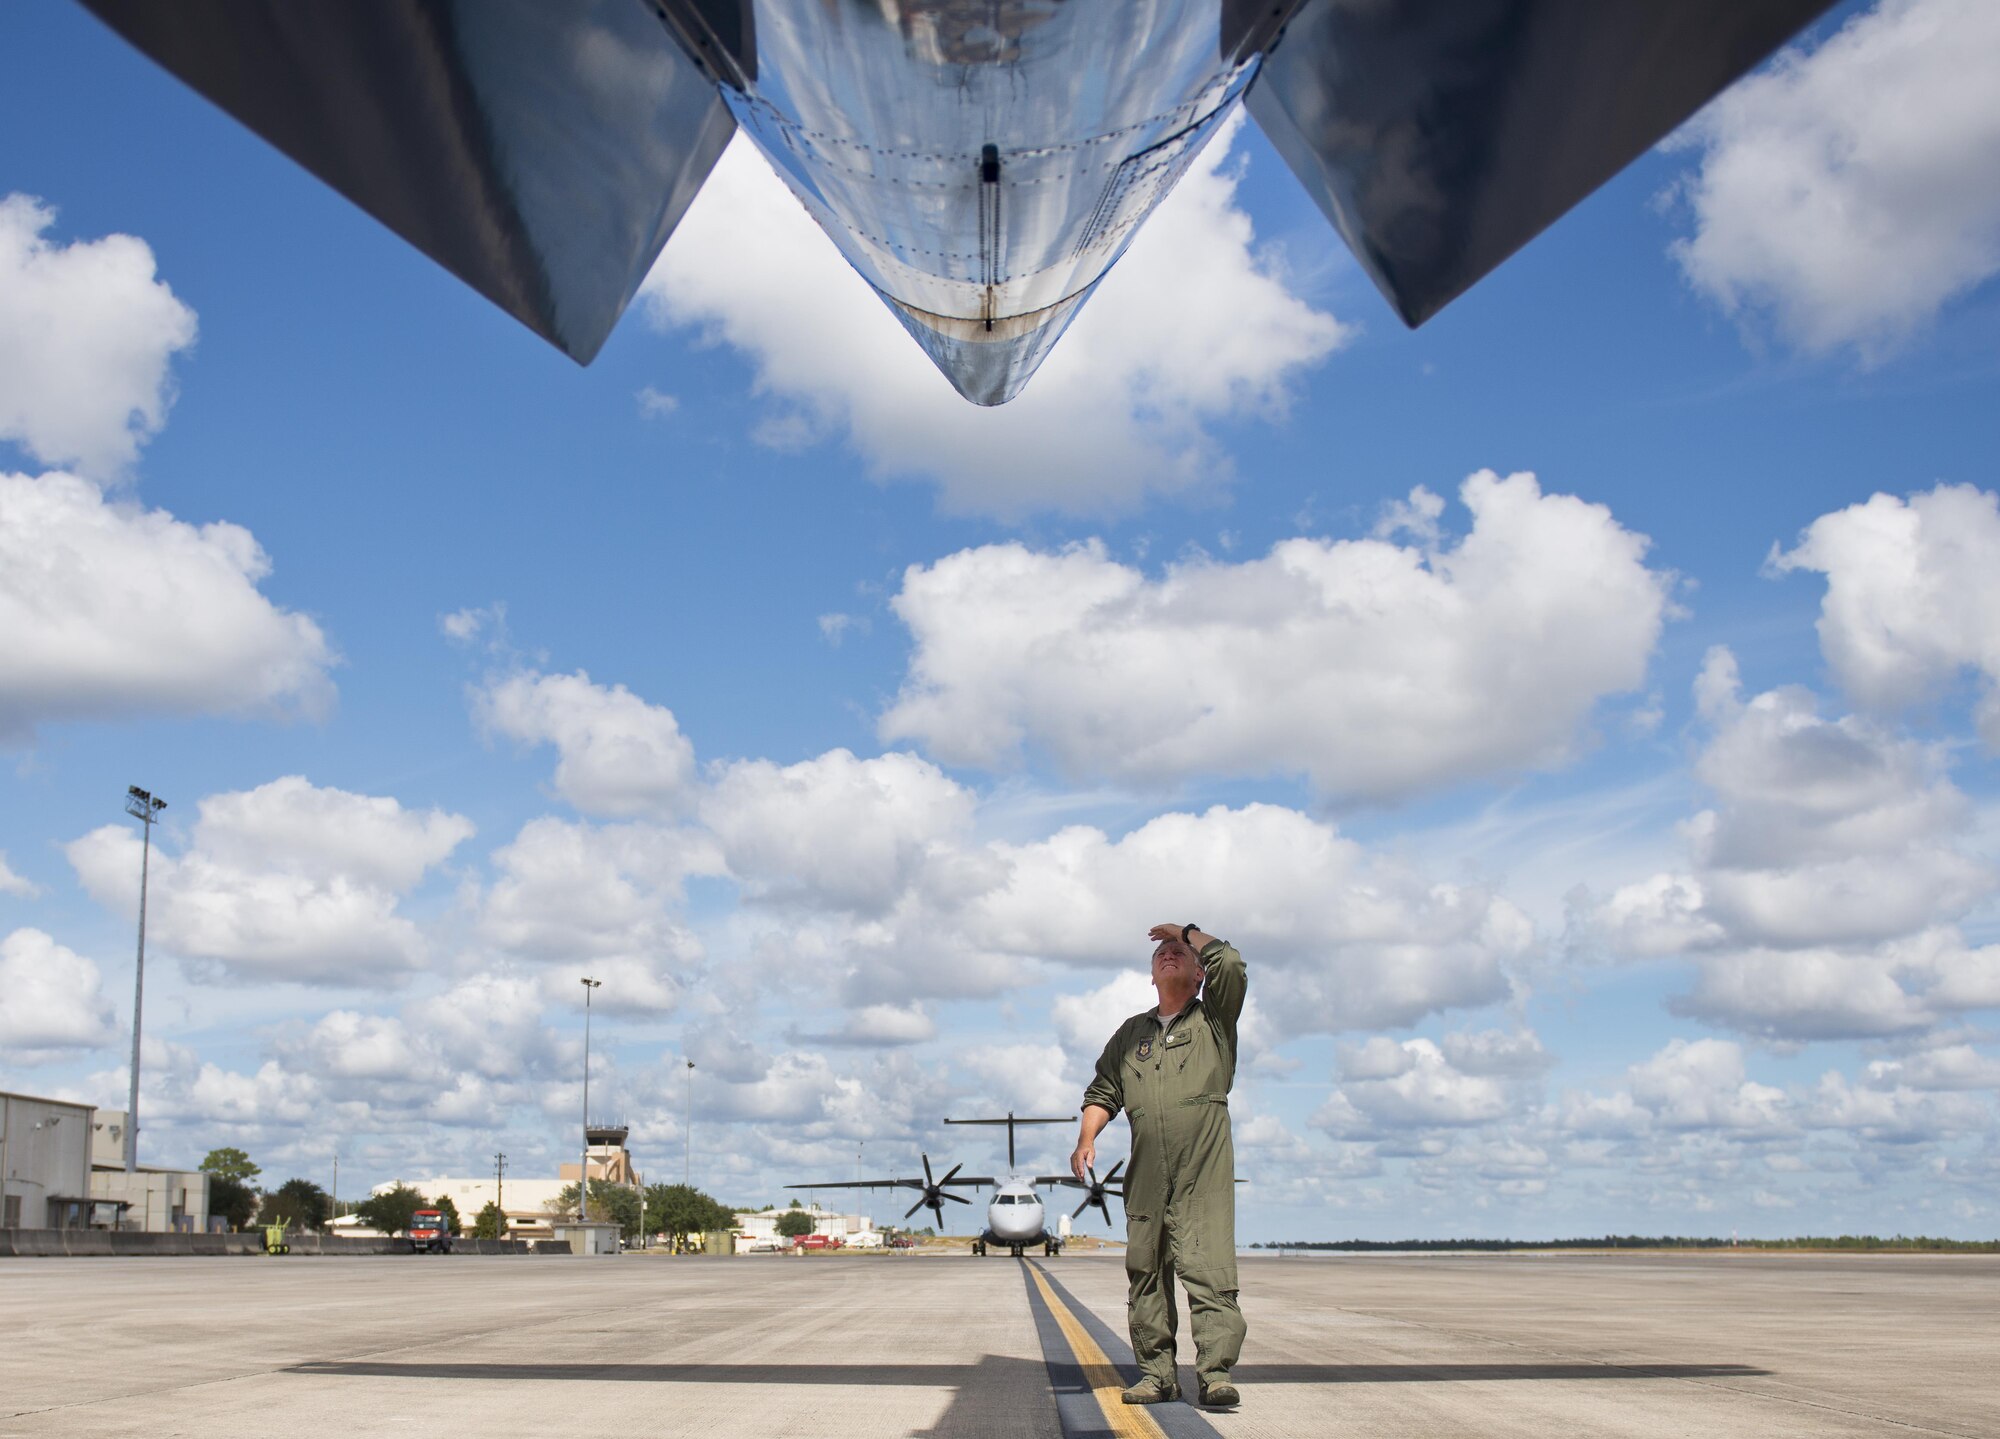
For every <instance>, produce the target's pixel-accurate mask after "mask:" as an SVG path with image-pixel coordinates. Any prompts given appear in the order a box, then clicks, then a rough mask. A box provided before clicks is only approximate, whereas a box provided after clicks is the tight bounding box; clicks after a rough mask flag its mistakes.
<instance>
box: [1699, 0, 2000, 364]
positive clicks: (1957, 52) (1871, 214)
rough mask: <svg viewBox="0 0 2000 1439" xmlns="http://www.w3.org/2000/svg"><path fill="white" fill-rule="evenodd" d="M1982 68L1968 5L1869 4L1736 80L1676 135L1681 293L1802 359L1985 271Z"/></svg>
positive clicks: (1987, 118)
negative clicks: (1772, 329) (1767, 320)
mask: <svg viewBox="0 0 2000 1439" xmlns="http://www.w3.org/2000/svg"><path fill="white" fill-rule="evenodd" d="M1996 64H2000V10H1996V9H1995V8H1994V7H1993V6H1992V5H1989V4H1987V3H1985V0H1881V3H1879V4H1877V5H1876V6H1875V7H1874V8H1873V9H1872V10H1869V11H1867V12H1866V13H1864V14H1860V15H1857V16H1855V17H1854V18H1852V19H1851V20H1849V21H1848V22H1847V23H1846V24H1845V25H1843V26H1842V27H1841V28H1840V30H1839V31H1838V32H1837V33H1835V34H1834V35H1832V36H1831V37H1830V38H1828V39H1827V40H1826V41H1825V42H1824V43H1822V44H1821V45H1819V46H1818V47H1817V48H1816V49H1814V50H1811V51H1810V52H1807V51H1804V50H1791V51H1787V52H1786V53H1785V54H1784V55H1783V56H1781V57H1780V58H1779V60H1778V61H1777V62H1776V63H1775V64H1774V65H1772V66H1771V67H1770V68H1769V69H1768V70H1766V71H1764V72H1763V73H1761V74H1757V75H1752V76H1750V77H1748V78H1746V79H1744V80H1742V81H1740V82H1739V83H1738V84H1736V85H1735V86H1733V87H1732V88H1731V89H1730V90H1728V91H1727V92H1725V93H1724V94H1723V95H1721V96H1720V97H1718V98H1717V99H1716V100H1715V101H1713V102H1712V103H1711V104H1710V105H1709V106H1708V107H1707V109H1705V110H1704V111H1703V112H1702V113H1701V114H1700V115H1699V116H1698V117H1697V118H1696V119H1695V120H1694V121H1693V122H1692V123H1691V124H1690V125H1689V126H1688V127H1687V129H1686V130H1685V131H1683V132H1682V135H1681V137H1680V143H1681V144H1683V145H1685V146H1692V147H1695V148H1697V149H1699V151H1700V152H1701V154H1700V160H1699V164H1698V166H1697V168H1696V169H1695V171H1694V172H1693V173H1692V174H1690V175H1689V176H1687V177H1686V178H1685V179H1684V180H1683V181H1682V182H1681V185H1680V187H1679V191H1680V194H1681V196H1682V197H1683V198H1684V199H1685V201H1686V202H1687V205H1688V208H1689V210H1690V211H1691V213H1692V217H1693V221H1694V233H1693V234H1692V235H1691V236H1689V237H1688V238H1686V239H1684V240H1682V241H1680V242H1678V243H1677V244H1676V245H1675V247H1674V253H1675V256H1676V258H1677V259H1678V260H1679V262H1680V265H1681V268H1682V270H1683V271H1684V272H1685V274H1686V275H1687V278H1688V280H1689V282H1690V283H1691V284H1692V285H1693V286H1694V287H1695V289H1696V290H1698V291H1700V292H1701V293H1702V294H1704V295H1706V296H1708V297H1709V298H1710V299H1711V300H1713V301H1714V302H1715V303H1716V304H1718V305H1719V306H1721V307H1722V309H1723V310H1724V311H1725V312H1726V313H1729V314H1744V313H1748V312H1762V313H1768V314H1769V316H1770V317H1771V319H1772V321H1773V322H1774V323H1775V325H1776V327H1777V330H1778V332H1779V334H1781V335H1782V336H1783V337H1784V338H1785V339H1786V340H1787V341H1789V342H1790V343H1792V344H1794V345H1796V346H1798V347H1800V348H1801V349H1804V350H1807V351H1828V350H1833V349H1837V348H1840V347H1844V346H1851V347H1853V348H1855V349H1856V350H1857V351H1859V352H1860V353H1861V354H1862V355H1863V356H1864V357H1866V358H1872V357H1875V356H1878V355H1880V354H1882V353H1883V352H1885V351H1887V350H1889V349H1891V348H1893V347H1894V346H1895V345H1897V344H1898V343H1899V342H1901V341H1903V340H1904V339H1906V338H1907V337H1908V336H1909V335H1910V334H1911V333H1912V332H1913V331H1914V330H1916V329H1918V328H1920V327H1921V326H1922V325H1924V324H1925V323H1926V322H1927V321H1929V320H1930V319H1931V318H1932V317H1933V316H1935V315H1936V314H1937V313H1938V311H1939V310H1940V309H1942V308H1943V307H1944V305H1945V304H1946V303H1947V302H1949V301H1950V300H1951V299H1953V298H1954V297H1955V296H1958V295H1962V294H1964V293H1966V292H1968V291H1970V290H1972V289H1973V288H1975V287H1976V286H1978V285H1980V284H1982V283H1983V282H1985V281H1986V280H1987V279H1989V278H1990V277H1991V276H1992V275H1993V274H1994V272H1995V271H1996V270H2000V92H1996V90H1995V88H1994V86H1993V85H1992V84H1991V83H1990V79H1991V76H1992V74H1993V71H1994V68H1995V66H1996Z"/></svg>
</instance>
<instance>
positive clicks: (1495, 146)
mask: <svg viewBox="0 0 2000 1439" xmlns="http://www.w3.org/2000/svg"><path fill="white" fill-rule="evenodd" d="M1828 8H1830V0H1450V3H1448V4H1439V3H1435V0H1371V3H1367V4H1358V3H1352V0H1305V3H1304V4H1302V5H1300V6H1299V8H1298V10H1297V12H1296V13H1295V14H1294V15H1293V16H1292V18H1291V19H1290V21H1289V22H1288V23H1287V24H1286V27H1285V30H1284V33H1283V35H1282V37H1281V38H1280V39H1279V40H1278V42H1277V43H1276V44H1275V46H1273V48H1272V49H1271V50H1270V51H1269V53H1268V54H1266V55H1265V57H1264V61H1263V67H1262V69H1261V71H1260V73H1259V74H1258V76H1257V78H1256V81H1255V82H1254V83H1253V84H1252V85H1251V87H1250V92H1249V97H1248V103H1249V106H1250V113H1251V114H1252V115H1254V116H1255V117H1256V119H1257V123H1258V124H1259V125H1260V126H1261V127H1262V128H1263V130H1264V133H1265V134H1266V135H1267V136H1269V137H1270V140H1271V143H1272V144H1273V145H1274V146H1276V147H1277V150H1278V153H1279V154H1281V155H1283V156H1284V157H1285V163H1286V164H1287V165H1289V166H1291V168H1292V171H1293V173H1294V174H1296V175H1297V176H1298V177H1299V179H1300V180H1301V181H1302V182H1303V183H1304V185H1305V187H1306V189H1307V191H1308V192H1310V193H1311V195H1312V197H1313V199H1314V201H1315V202H1317V203H1318V205H1319V207H1320V209H1322V210H1323V211H1325V212H1326V216H1327V218H1328V219H1329V220H1331V221H1332V222H1333V224H1334V227H1335V228H1336V229H1338V230H1339V231H1340V233H1341V236H1342V237H1343V238H1344V239H1345V240H1346V241H1347V243H1348V245H1349V246H1350V247H1351V248H1352V249H1353V251H1354V253H1355V256H1356V258H1358V259H1359V260H1360V261H1361V264H1362V266H1363V267H1364V268H1365V269H1366V270H1367V271H1368V273H1369V275H1370V277H1372V278H1373V279H1374V281H1375V283H1376V285H1377V286H1378V287H1379V288H1380V289H1381V291H1382V293H1383V294H1384V295H1386V296H1387V297H1388V299H1389V303H1390V304H1392V305H1394V306H1395V307H1396V311H1397V313H1398V314H1400V315H1401V316H1402V317H1403V320H1404V322H1405V323H1407V324H1409V325H1412V326H1416V325H1420V324H1422V323H1423V322H1424V321H1425V320H1427V319H1429V318H1430V317H1431V316H1432V315H1434V314H1436V313H1437V312H1438V311H1439V310H1441V309H1442V308H1444V306H1445V305H1446V304H1448V303H1450V302H1451V301H1452V300H1453V299H1455V298H1456V297H1457V296H1458V295H1460V294H1461V293H1463V292H1464V291H1465V290H1466V289H1467V288H1468V287H1469V286H1471V285H1472V284H1473V283H1474V282H1476V281H1477V280H1479V279H1480V278H1481V277H1482V276H1483V275H1485V274H1486V273H1487V272H1488V271H1490V270H1492V269H1493V268H1494V267H1495V266H1496V265H1498V264H1499V263H1500V262H1501V261H1503V260H1505V259H1506V258H1507V257H1508V256H1509V255H1511V254H1513V253H1514V252H1515V251H1516V250H1518V249H1519V248H1520V247H1521V246H1522V245H1525V244H1526V243H1527V242H1528V241H1529V240H1531V239H1533V238H1534V237H1535V236H1536V235H1537V234H1539V233H1541V231H1542V230H1543V229H1544V228H1546V227H1547V226H1548V225H1549V224H1550V223H1551V222H1553V221H1554V220H1556V219H1557V218H1558V217H1560V216H1561V215H1562V214H1563V213H1564V212H1565V211H1567V210H1569V209H1570V208H1571V207H1572V206H1573V205H1575V204H1576V203H1577V202H1578V201H1580V200H1582V199H1583V198H1584V197H1585V196H1586V195H1588V194H1589V193H1590V192H1591V191H1593V190H1595V189H1596V188H1597V187H1598V186H1599V185H1601V184H1603V183H1604V182H1605V181H1606V180H1608V179H1610V178H1611V177H1612V176H1613V175H1614V174H1616V173H1617V172H1618V171H1619V170H1621V169H1623V168H1624V167H1625V166H1626V165H1627V164H1628V163H1630V162H1631V161H1632V160H1633V159H1635V158H1637V157H1638V156H1639V155H1640V154H1641V153H1642V152H1643V151H1645V150H1646V148H1647V147H1648V146H1650V145H1653V144H1655V143H1656V142H1658V141H1659V140H1660V139H1661V138H1662V137H1663V136H1665V135H1667V134H1668V133H1669V132H1670V131H1672V130H1673V128H1674V127H1675V126H1676V125H1679V124H1680V123H1681V122H1682V121H1683V120H1685V119H1687V118H1688V117H1689V116H1690V115H1692V114H1693V113H1694V112H1695V111H1696V110H1698V109H1700V108H1701V106H1702V105H1704V104H1706V103H1707V102H1708V101H1709V99H1711V98H1712V97H1713V96H1715V95H1716V94H1717V93H1719V92H1720V91H1721V90H1722V89H1724V88H1725V87H1726V86H1727V85H1729V83H1730V82H1731V81H1733V80H1735V79H1736V78H1737V77H1738V76H1739V75H1742V74H1743V73H1744V72H1745V71H1747V70H1749V69H1750V68H1751V67H1752V66H1753V65H1755V64H1757V62H1758V61H1760V60H1762V59H1763V58H1764V57H1765V56H1766V55H1769V54H1770V53H1771V52H1772V51H1773V50H1775V49H1776V48H1777V47H1778V46H1779V45H1781V44H1783V43H1784V42H1785V41H1786V40H1787V39H1788V38H1790V37H1791V36H1792V35H1793V34H1794V33H1795V32H1797V31H1798V30H1799V29H1800V28H1801V27H1803V26H1804V25H1806V24H1807V23H1808V22H1810V21H1811V20H1813V19H1814V18H1815V17H1816V16H1818V15H1819V14H1820V13H1822V12H1823V11H1825V10H1827V9H1828Z"/></svg>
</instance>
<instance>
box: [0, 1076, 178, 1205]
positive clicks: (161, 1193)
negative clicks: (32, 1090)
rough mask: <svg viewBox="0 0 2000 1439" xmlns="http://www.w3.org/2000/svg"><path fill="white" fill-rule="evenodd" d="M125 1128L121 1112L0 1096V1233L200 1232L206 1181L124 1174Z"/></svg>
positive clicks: (149, 1172) (141, 1171)
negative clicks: (21, 1230) (87, 1230)
mask: <svg viewBox="0 0 2000 1439" xmlns="http://www.w3.org/2000/svg"><path fill="white" fill-rule="evenodd" d="M125 1124H126V1117H125V1112H124V1111H123V1110H119V1109H95V1108H93V1107H91V1106H90V1105H88V1104H76V1103H73V1102H71V1101H69V1100H66V1099H41V1098H37V1097H36V1096H34V1095H29V1094H0V1229H131V1230H143V1231H145V1232H147V1233H149V1234H165V1233H170V1232H179V1233H183V1234H192V1233H200V1232H202V1231H204V1230H206V1229H207V1228H208V1227H209V1217H208V1176H207V1175H206V1174H203V1173H201V1172H199V1171H197V1170H188V1169H163V1168H160V1167H159V1166H157V1165H141V1166H139V1168H138V1169H137V1170H136V1171H134V1172H133V1173H131V1174H127V1173H126V1172H125Z"/></svg>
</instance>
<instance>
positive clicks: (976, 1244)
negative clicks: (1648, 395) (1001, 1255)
mask: <svg viewBox="0 0 2000 1439" xmlns="http://www.w3.org/2000/svg"><path fill="white" fill-rule="evenodd" d="M972 1252H973V1254H974V1255H975V1256H977V1255H983V1254H985V1253H986V1241H985V1240H983V1239H975V1240H973V1241H972Z"/></svg>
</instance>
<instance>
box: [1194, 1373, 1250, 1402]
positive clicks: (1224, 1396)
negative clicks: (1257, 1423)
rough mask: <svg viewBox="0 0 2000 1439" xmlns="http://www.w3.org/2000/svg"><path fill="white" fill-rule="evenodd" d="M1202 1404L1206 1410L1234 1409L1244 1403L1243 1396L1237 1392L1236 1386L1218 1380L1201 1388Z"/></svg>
mask: <svg viewBox="0 0 2000 1439" xmlns="http://www.w3.org/2000/svg"><path fill="white" fill-rule="evenodd" d="M1201 1402H1202V1407H1203V1408H1205V1409H1234V1408H1235V1407H1236V1406H1237V1405H1238V1404H1241V1403H1242V1402H1243V1396H1242V1395H1241V1394H1238V1393H1237V1392H1236V1386H1235V1385H1234V1384H1231V1383H1229V1382H1228V1381H1226V1380H1222V1379H1218V1380H1216V1381H1215V1382H1214V1383H1213V1384H1204V1385H1202V1386H1201Z"/></svg>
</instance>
